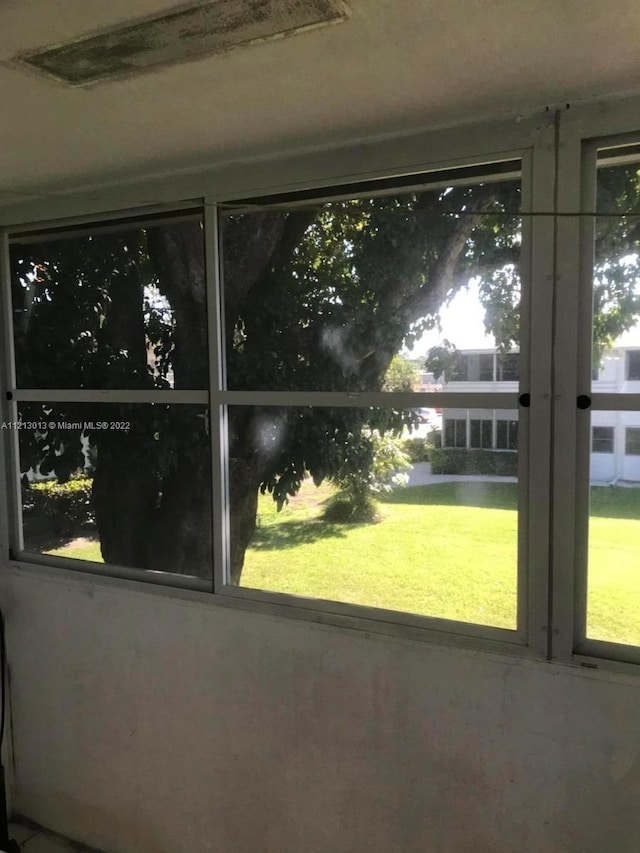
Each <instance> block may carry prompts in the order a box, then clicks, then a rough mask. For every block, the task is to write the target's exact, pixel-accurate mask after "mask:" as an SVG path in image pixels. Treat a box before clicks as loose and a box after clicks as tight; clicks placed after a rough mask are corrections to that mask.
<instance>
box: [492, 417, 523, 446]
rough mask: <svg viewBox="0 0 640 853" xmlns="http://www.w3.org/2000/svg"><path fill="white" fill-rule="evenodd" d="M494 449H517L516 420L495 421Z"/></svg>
mask: <svg viewBox="0 0 640 853" xmlns="http://www.w3.org/2000/svg"><path fill="white" fill-rule="evenodd" d="M496 449H497V450H517V449H518V421H496Z"/></svg>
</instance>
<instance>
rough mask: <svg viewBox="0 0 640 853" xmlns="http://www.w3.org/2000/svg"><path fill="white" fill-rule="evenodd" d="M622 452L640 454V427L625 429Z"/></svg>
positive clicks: (628, 454) (633, 454) (630, 454)
mask: <svg viewBox="0 0 640 853" xmlns="http://www.w3.org/2000/svg"><path fill="white" fill-rule="evenodd" d="M624 452H625V454H626V455H627V456H640V427H627V428H626V429H625V431H624Z"/></svg>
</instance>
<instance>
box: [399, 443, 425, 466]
mask: <svg viewBox="0 0 640 853" xmlns="http://www.w3.org/2000/svg"><path fill="white" fill-rule="evenodd" d="M402 450H403V451H404V453H406V455H407V457H408V459H409V460H410V462H412V463H413V464H415V463H416V462H428V461H429V451H430V448H429V446H428V445H427V440H426V439H425V438H405V439H404V441H403V442H402Z"/></svg>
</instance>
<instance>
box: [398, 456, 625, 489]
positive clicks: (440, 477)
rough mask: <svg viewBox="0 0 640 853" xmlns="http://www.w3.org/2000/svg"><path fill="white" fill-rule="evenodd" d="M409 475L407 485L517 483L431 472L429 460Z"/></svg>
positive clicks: (598, 482)
mask: <svg viewBox="0 0 640 853" xmlns="http://www.w3.org/2000/svg"><path fill="white" fill-rule="evenodd" d="M405 473H407V474H408V475H409V481H408V483H407V487H409V486H431V485H433V484H434V483H517V482H518V478H517V477H494V476H489V475H486V476H485V475H483V474H432V473H431V462H415V463H414V465H413V468H412V469H411V470H410V471H406V472H405ZM591 485H592V486H612V487H617V488H622V489H638V488H640V482H635V481H634V482H630V481H628V480H616V481H614V482H611V481H608V482H607V481H603V480H592V481H591Z"/></svg>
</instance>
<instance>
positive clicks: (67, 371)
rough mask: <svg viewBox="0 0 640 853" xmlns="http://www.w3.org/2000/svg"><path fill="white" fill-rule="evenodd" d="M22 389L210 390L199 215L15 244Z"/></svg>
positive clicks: (13, 291)
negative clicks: (208, 388)
mask: <svg viewBox="0 0 640 853" xmlns="http://www.w3.org/2000/svg"><path fill="white" fill-rule="evenodd" d="M11 295H12V304H13V328H14V341H15V349H16V373H17V384H18V387H19V388H41V389H42V388H44V389H48V388H71V389H78V388H112V389H120V388H127V389H129V388H139V389H151V388H159V389H168V388H177V389H183V390H187V389H206V388H207V387H208V378H207V331H206V330H207V321H206V300H205V275H204V248H203V230H202V222H201V218H200V216H195V217H193V216H191V217H187V218H182V219H180V218H178V219H175V220H172V221H170V222H169V221H167V222H164V223H163V222H155V223H151V224H149V223H147V224H129V225H123V226H122V228H121V229H114V228H113V226H111V227H110V228H101V227H100V226H99V225H96V226H95V228H93V229H92V230H90V231H89V233H87V231H86V230H85V231H82V232H81V233H78V234H74V233H67V234H66V235H65V234H49V235H47V234H44V235H42V236H38V237H30V238H28V239H27V238H23V241H22V242H20V240H19V239H16V240H15V241H14V242H13V244H12V246H11Z"/></svg>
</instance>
